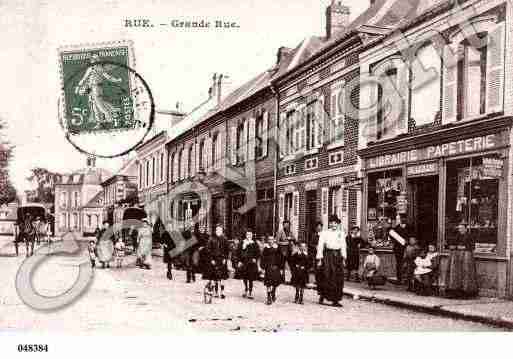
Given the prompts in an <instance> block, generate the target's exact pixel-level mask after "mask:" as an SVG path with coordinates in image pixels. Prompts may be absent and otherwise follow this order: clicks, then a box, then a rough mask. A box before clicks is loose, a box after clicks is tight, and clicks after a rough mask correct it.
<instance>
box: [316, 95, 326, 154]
mask: <svg viewBox="0 0 513 359" xmlns="http://www.w3.org/2000/svg"><path fill="white" fill-rule="evenodd" d="M315 111H316V114H315V120H316V121H317V139H316V140H317V147H322V144H323V142H324V141H323V139H324V133H323V129H324V96H321V97H319V99H318V100H317V103H316V105H315Z"/></svg>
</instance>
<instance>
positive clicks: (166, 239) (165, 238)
mask: <svg viewBox="0 0 513 359" xmlns="http://www.w3.org/2000/svg"><path fill="white" fill-rule="evenodd" d="M161 240H162V250H163V251H164V253H163V254H164V263H166V264H167V273H166V277H167V279H169V280H173V258H172V257H171V254H170V253H169V252H170V251H172V250H173V249H175V248H176V245H175V243H174V241H173V238H171V235H170V233H169V232H168V231H164V233H162V236H161Z"/></svg>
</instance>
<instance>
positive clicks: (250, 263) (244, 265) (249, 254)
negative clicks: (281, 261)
mask: <svg viewBox="0 0 513 359" xmlns="http://www.w3.org/2000/svg"><path fill="white" fill-rule="evenodd" d="M259 257H260V248H259V247H258V244H257V243H256V242H255V241H254V240H253V232H252V230H251V229H248V230H247V231H246V238H245V239H244V240H243V241H242V242H241V243H240V244H239V248H238V255H237V258H238V260H239V263H238V267H239V271H240V272H241V279H242V280H243V282H244V294H243V295H242V297H243V298H248V299H253V282H254V281H255V280H257V279H258V277H259V272H258V259H259Z"/></svg>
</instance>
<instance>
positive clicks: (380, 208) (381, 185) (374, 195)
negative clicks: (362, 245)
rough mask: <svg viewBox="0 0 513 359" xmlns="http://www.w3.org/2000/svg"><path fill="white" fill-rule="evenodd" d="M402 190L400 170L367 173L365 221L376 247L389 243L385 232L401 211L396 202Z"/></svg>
mask: <svg viewBox="0 0 513 359" xmlns="http://www.w3.org/2000/svg"><path fill="white" fill-rule="evenodd" d="M403 191H404V188H403V177H402V170H392V171H385V172H378V173H371V174H369V179H368V200H367V203H368V206H367V207H368V208H367V223H368V227H369V239H370V240H372V241H373V242H374V243H375V245H376V246H378V247H388V246H390V244H391V243H390V240H389V238H388V236H387V235H386V233H387V230H388V229H389V228H390V227H391V225H392V223H393V222H394V221H395V220H396V217H397V215H398V214H401V213H402V212H401V211H402V210H403V209H401V208H399V207H398V206H397V204H398V199H399V198H400V195H401V192H403ZM398 208H399V209H398Z"/></svg>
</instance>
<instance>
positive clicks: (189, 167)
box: [187, 146, 193, 177]
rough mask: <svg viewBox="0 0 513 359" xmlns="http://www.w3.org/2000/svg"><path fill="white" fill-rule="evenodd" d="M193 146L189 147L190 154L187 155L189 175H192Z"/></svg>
mask: <svg viewBox="0 0 513 359" xmlns="http://www.w3.org/2000/svg"><path fill="white" fill-rule="evenodd" d="M192 156H193V153H192V146H191V147H189V151H188V155H187V177H192Z"/></svg>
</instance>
